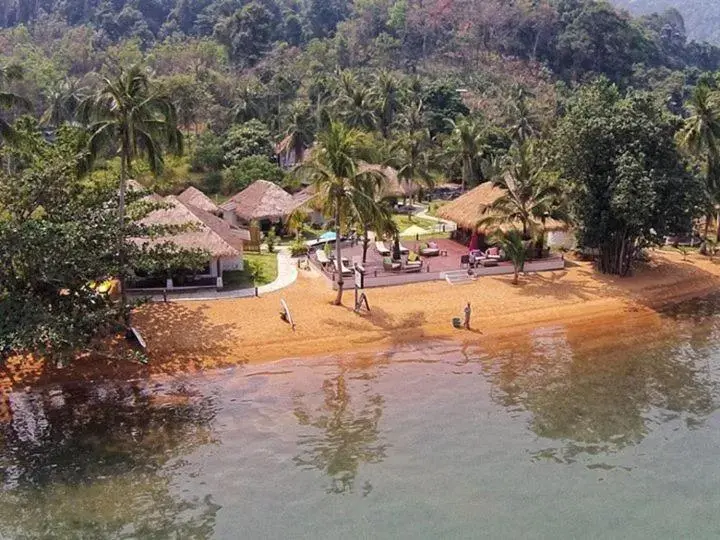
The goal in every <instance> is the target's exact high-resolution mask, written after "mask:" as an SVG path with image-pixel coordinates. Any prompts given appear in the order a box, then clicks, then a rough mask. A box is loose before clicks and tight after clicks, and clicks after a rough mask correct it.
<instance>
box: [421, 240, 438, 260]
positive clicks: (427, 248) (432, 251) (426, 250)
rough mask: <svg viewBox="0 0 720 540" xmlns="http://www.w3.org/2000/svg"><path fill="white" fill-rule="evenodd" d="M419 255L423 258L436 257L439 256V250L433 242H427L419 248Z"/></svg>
mask: <svg viewBox="0 0 720 540" xmlns="http://www.w3.org/2000/svg"><path fill="white" fill-rule="evenodd" d="M420 255H422V256H423V257H438V256H439V255H440V248H439V247H437V244H436V243H434V242H428V243H427V244H423V246H422V247H421V248H420Z"/></svg>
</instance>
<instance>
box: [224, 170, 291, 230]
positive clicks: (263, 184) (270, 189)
mask: <svg viewBox="0 0 720 540" xmlns="http://www.w3.org/2000/svg"><path fill="white" fill-rule="evenodd" d="M295 207H296V206H295V201H294V200H293V197H292V195H290V194H289V193H288V192H287V191H285V190H284V189H282V188H281V187H280V186H278V185H277V184H273V183H272V182H267V181H265V180H258V181H257V182H255V183H253V184H252V185H250V186H248V187H247V188H245V189H244V190H243V191H241V192H240V193H238V194H236V195H234V196H233V197H231V198H230V199H229V200H228V201H227V202H226V203H225V204H222V205H221V206H220V208H221V209H222V210H224V211H226V212H235V214H236V215H237V217H239V218H240V219H241V220H243V221H245V222H248V223H249V222H250V221H253V220H257V221H260V220H263V219H283V218H285V217H287V216H288V215H289V214H290V213H292V211H293V210H294V209H295Z"/></svg>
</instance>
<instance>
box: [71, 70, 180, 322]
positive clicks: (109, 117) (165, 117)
mask: <svg viewBox="0 0 720 540" xmlns="http://www.w3.org/2000/svg"><path fill="white" fill-rule="evenodd" d="M79 113H80V117H81V119H82V120H83V121H84V122H85V123H86V124H87V125H88V129H89V132H90V139H89V141H88V147H89V154H90V159H91V161H94V160H95V159H96V158H97V157H98V156H99V155H100V153H101V152H105V151H113V152H117V153H118V154H119V156H120V190H119V191H120V193H119V201H118V220H119V232H120V234H119V249H118V256H119V262H120V269H121V270H120V285H121V289H122V290H121V292H122V309H123V314H124V316H125V318H126V319H125V320H126V322H127V316H128V314H127V313H125V311H126V309H125V308H126V305H127V297H126V291H125V283H124V278H125V276H124V273H125V268H124V262H125V261H124V234H123V230H124V227H125V194H126V191H127V181H128V177H129V174H130V171H131V167H132V161H133V159H134V158H135V157H137V156H139V155H143V156H144V158H145V159H146V160H147V162H148V164H149V166H150V171H151V172H152V173H153V174H155V175H157V174H160V172H161V171H162V168H163V151H164V150H165V148H167V149H168V150H172V151H175V152H177V153H182V134H181V133H180V131H179V130H178V128H177V115H176V112H175V107H174V106H173V104H172V103H171V102H170V101H169V100H168V99H167V98H166V97H165V96H161V95H159V94H156V93H154V92H153V89H152V87H151V84H150V80H149V79H148V76H147V75H146V73H145V72H143V71H142V70H141V69H140V68H139V67H138V66H133V67H131V68H130V69H128V70H121V71H120V74H119V76H118V77H117V78H116V79H112V80H111V79H109V78H104V79H103V84H102V86H101V87H100V89H99V90H98V92H97V93H96V94H95V95H93V96H91V97H88V98H86V99H85V100H83V102H82V103H81V104H80V108H79Z"/></svg>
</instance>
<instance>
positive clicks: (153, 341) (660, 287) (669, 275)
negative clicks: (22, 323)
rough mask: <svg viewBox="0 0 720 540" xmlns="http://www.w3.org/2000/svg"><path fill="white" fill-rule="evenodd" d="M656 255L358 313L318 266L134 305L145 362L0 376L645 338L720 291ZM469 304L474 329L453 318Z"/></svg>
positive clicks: (706, 272) (100, 362)
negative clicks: (260, 289) (223, 293)
mask: <svg viewBox="0 0 720 540" xmlns="http://www.w3.org/2000/svg"><path fill="white" fill-rule="evenodd" d="M681 259H682V258H681V256H680V255H679V254H675V253H669V252H655V253H654V254H653V259H652V261H651V262H650V263H649V264H646V265H644V266H643V267H642V268H641V269H639V271H638V272H637V273H636V275H634V276H632V277H629V278H622V279H621V278H614V277H608V276H601V275H598V274H596V273H595V272H594V270H593V269H592V268H591V266H590V264H588V263H578V262H570V263H569V267H568V268H566V269H565V270H563V271H556V272H547V273H542V274H534V275H528V276H524V277H523V278H522V280H521V284H520V285H519V286H513V285H511V284H510V278H508V277H483V278H480V279H478V280H477V281H475V282H473V283H472V284H468V285H458V286H451V285H449V284H447V283H445V282H428V283H419V284H412V285H403V286H399V287H391V288H385V289H371V290H368V291H367V294H368V297H369V301H370V307H371V310H372V311H371V312H370V313H369V314H363V315H358V314H355V313H354V312H353V311H352V307H350V306H349V304H352V302H353V290H352V289H349V290H347V291H346V293H345V297H344V304H345V305H344V306H341V307H336V306H332V305H331V302H332V300H333V298H334V295H335V292H334V291H332V290H331V289H329V288H328V287H327V286H326V284H325V283H324V282H323V280H322V279H321V278H320V277H319V276H317V275H315V274H313V273H312V272H309V273H308V272H303V273H301V274H300V276H299V278H298V280H297V281H296V282H295V283H294V284H293V285H291V286H290V287H288V288H287V289H284V290H282V291H278V292H275V293H272V294H268V295H265V296H263V297H260V298H242V299H231V300H214V301H211V302H200V301H199V302H178V303H169V304H147V305H144V306H141V307H140V308H138V310H136V313H135V314H134V324H135V326H137V327H138V328H139V329H140V331H141V333H142V334H143V337H144V338H145V340H146V342H147V344H148V356H149V358H150V363H149V364H148V365H147V366H144V365H140V364H134V363H131V362H128V361H122V360H108V359H102V358H98V357H92V358H90V357H85V358H80V359H78V360H77V361H76V362H75V363H73V364H71V365H70V366H68V367H66V368H63V369H59V368H55V367H52V366H48V365H46V364H45V363H43V362H42V361H40V360H34V359H14V360H12V361H11V362H9V363H8V365H7V367H6V369H5V370H4V372H5V373H3V374H2V375H0V390H1V391H2V392H3V393H6V392H7V391H10V390H13V389H21V388H24V387H26V388H27V387H35V386H46V385H51V384H54V383H61V382H74V381H77V382H82V381H93V380H112V379H137V378H155V377H158V378H162V377H164V376H173V375H181V374H193V373H198V372H205V371H209V370H213V369H219V368H227V367H231V366H238V365H247V364H261V363H266V362H273V361H280V360H290V359H302V358H308V357H318V356H324V357H327V356H335V355H345V354H349V353H354V354H371V353H378V352H380V351H383V350H388V349H391V348H393V347H399V346H406V345H412V344H414V343H422V342H423V341H425V340H428V341H436V342H437V341H448V342H451V343H456V344H458V345H459V346H481V347H482V348H483V350H487V351H488V352H490V353H492V351H494V350H500V349H505V348H507V347H508V346H510V347H514V346H516V345H517V342H519V341H520V342H521V341H522V339H521V338H522V336H527V335H528V334H529V333H532V332H533V331H536V330H538V329H542V328H548V327H564V328H565V329H566V330H567V332H568V333H572V334H573V335H574V336H576V337H577V338H578V339H579V340H580V341H582V342H587V345H588V346H593V344H597V345H598V346H600V344H601V343H604V344H605V345H606V346H607V345H608V343H610V344H612V340H613V339H615V337H616V336H617V333H618V329H621V330H622V331H623V332H626V333H627V331H628V330H630V331H632V332H637V333H638V335H639V336H641V337H643V338H644V337H646V336H647V332H648V331H651V332H653V335H660V334H662V333H663V332H664V331H666V330H669V329H668V328H667V327H668V326H672V325H667V324H664V323H665V322H666V318H665V317H664V315H663V313H662V312H661V311H660V310H661V309H662V308H663V307H665V306H667V305H672V304H677V303H680V302H683V301H685V300H688V299H692V298H699V297H704V296H708V295H710V294H712V293H715V292H718V291H720V264H715V263H714V262H713V261H709V260H708V259H706V258H703V257H700V256H692V257H689V258H688V260H687V261H684V260H681ZM281 299H285V300H286V301H287V303H288V305H289V306H290V309H291V310H292V314H293V318H294V320H295V323H296V325H297V328H296V331H295V332H293V331H292V330H291V329H290V327H289V325H287V324H286V323H284V322H283V321H282V320H281V319H280V316H279V313H280V300H281ZM466 301H470V302H471V303H472V308H473V314H472V320H471V328H472V329H471V330H470V331H466V330H457V329H455V328H453V327H452V324H451V319H452V318H453V317H460V316H461V314H462V308H463V307H464V304H465V302H466Z"/></svg>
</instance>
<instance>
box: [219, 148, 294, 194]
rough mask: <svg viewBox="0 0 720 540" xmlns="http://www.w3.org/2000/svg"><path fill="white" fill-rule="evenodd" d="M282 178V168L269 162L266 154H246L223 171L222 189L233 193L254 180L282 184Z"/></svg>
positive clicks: (283, 176) (283, 175)
mask: <svg viewBox="0 0 720 540" xmlns="http://www.w3.org/2000/svg"><path fill="white" fill-rule="evenodd" d="M284 178H285V174H284V173H283V171H282V169H281V168H280V167H278V165H277V163H271V162H270V161H269V160H268V158H267V157H266V156H248V157H245V158H242V159H241V160H239V161H238V162H237V163H235V164H234V165H233V166H232V167H229V168H227V169H225V170H224V171H223V190H224V192H225V193H227V194H233V193H237V192H238V191H241V190H243V189H245V188H246V187H248V186H249V185H250V184H252V183H253V182H255V181H256V180H267V181H268V182H274V183H276V184H282V183H283V180H284Z"/></svg>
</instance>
